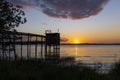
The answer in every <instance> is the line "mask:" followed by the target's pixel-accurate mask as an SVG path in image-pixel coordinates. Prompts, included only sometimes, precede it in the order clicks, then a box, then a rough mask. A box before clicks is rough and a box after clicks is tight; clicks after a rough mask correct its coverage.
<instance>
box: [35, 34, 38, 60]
mask: <svg viewBox="0 0 120 80" xmlns="http://www.w3.org/2000/svg"><path fill="white" fill-rule="evenodd" d="M37 39H38V38H37V36H36V41H35V59H37Z"/></svg>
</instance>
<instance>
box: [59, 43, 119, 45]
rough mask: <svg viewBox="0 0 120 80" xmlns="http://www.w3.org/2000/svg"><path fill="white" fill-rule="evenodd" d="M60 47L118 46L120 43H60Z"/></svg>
mask: <svg viewBox="0 0 120 80" xmlns="http://www.w3.org/2000/svg"><path fill="white" fill-rule="evenodd" d="M60 45H120V43H80V44H70V43H61V44H60Z"/></svg>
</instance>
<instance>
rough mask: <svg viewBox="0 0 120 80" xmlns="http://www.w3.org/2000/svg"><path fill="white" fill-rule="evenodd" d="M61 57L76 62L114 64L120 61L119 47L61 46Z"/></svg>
mask: <svg viewBox="0 0 120 80" xmlns="http://www.w3.org/2000/svg"><path fill="white" fill-rule="evenodd" d="M61 56H62V57H63V56H73V57H75V58H76V60H82V61H98V62H115V61H118V60H119V59H120V45H61Z"/></svg>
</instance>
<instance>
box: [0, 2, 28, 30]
mask: <svg viewBox="0 0 120 80" xmlns="http://www.w3.org/2000/svg"><path fill="white" fill-rule="evenodd" d="M21 8H22V7H21V6H14V5H13V4H11V3H9V2H7V1H6V0H0V31H3V30H5V31H8V30H11V29H13V28H15V27H18V26H19V25H20V24H23V23H25V22H26V18H25V17H24V16H25V13H24V11H22V10H21Z"/></svg>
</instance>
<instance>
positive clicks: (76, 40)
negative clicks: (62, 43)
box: [72, 39, 81, 44]
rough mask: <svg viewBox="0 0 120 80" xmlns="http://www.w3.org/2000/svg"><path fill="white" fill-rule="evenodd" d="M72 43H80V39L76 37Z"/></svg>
mask: <svg viewBox="0 0 120 80" xmlns="http://www.w3.org/2000/svg"><path fill="white" fill-rule="evenodd" d="M72 43H73V44H80V43H81V41H80V40H78V39H75V40H74V41H73V42H72Z"/></svg>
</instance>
